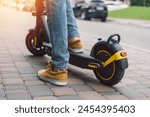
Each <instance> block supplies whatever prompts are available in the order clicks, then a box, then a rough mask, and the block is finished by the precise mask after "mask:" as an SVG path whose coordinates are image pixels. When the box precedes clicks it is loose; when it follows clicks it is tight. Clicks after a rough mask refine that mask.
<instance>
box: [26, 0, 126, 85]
mask: <svg viewBox="0 0 150 117" xmlns="http://www.w3.org/2000/svg"><path fill="white" fill-rule="evenodd" d="M44 4H45V3H44V2H43V1H42V0H36V3H35V6H36V10H35V11H33V12H32V15H33V16H36V26H35V28H33V29H30V30H29V33H28V34H27V36H26V46H27V48H28V50H29V51H30V52H31V53H32V54H33V55H35V56H43V55H45V54H49V55H50V56H51V52H52V46H51V44H50V33H49V30H48V26H47V22H46V20H45V18H46V11H45V5H44ZM120 40H121V37H120V35H119V34H112V35H111V36H110V37H109V38H108V39H107V41H104V40H102V39H101V38H99V39H98V42H97V43H96V44H95V45H94V46H93V47H92V50H91V52H90V55H86V54H84V52H83V53H73V52H71V51H70V52H69V53H70V60H69V63H70V64H72V65H75V66H77V67H80V68H85V69H90V70H93V71H94V74H95V76H96V78H97V79H98V80H99V81H100V82H101V83H103V84H105V85H108V86H112V85H115V84H117V83H119V82H120V81H121V79H122V78H123V76H124V72H125V69H126V68H128V60H127V53H126V51H125V50H124V49H123V48H122V47H121V45H120V44H119V42H120Z"/></svg>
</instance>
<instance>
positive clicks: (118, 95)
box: [0, 18, 150, 100]
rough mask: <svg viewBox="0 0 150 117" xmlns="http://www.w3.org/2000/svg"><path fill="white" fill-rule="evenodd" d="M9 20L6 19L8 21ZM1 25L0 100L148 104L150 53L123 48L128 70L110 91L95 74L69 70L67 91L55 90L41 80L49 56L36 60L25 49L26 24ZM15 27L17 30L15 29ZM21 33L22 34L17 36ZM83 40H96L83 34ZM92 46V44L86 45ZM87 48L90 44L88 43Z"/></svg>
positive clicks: (80, 70)
mask: <svg viewBox="0 0 150 117" xmlns="http://www.w3.org/2000/svg"><path fill="white" fill-rule="evenodd" d="M6 19H7V18H6ZM6 19H4V18H2V19H1V23H0V100H135V99H142V100H149V99H150V72H149V71H150V53H149V52H146V51H143V50H140V49H136V48H132V47H128V46H125V45H123V47H124V48H125V50H126V51H127V52H128V57H129V58H128V59H129V68H128V69H127V70H126V73H125V76H124V78H123V80H122V81H121V82H120V83H119V84H117V85H115V86H113V87H108V86H105V85H103V84H101V83H100V82H98V80H97V79H96V78H95V76H94V74H93V73H92V71H89V70H83V69H80V68H78V67H75V66H72V65H70V66H69V80H68V85H67V86H65V87H59V86H54V85H52V84H50V83H46V82H43V81H41V80H39V79H38V77H37V72H38V70H40V69H42V68H44V67H45V66H46V65H47V61H48V60H49V58H48V56H43V57H35V56H33V55H32V54H31V53H30V52H29V51H28V50H27V48H26V47H25V44H24V38H25V36H26V34H27V32H23V31H24V30H26V28H28V27H26V28H25V29H22V28H19V27H21V26H22V25H23V24H19V23H15V22H16V21H15V20H14V19H13V18H12V21H13V22H14V24H16V25H17V26H16V25H14V24H12V23H10V22H7V23H6V24H5V25H3V24H2V22H3V21H5V20H6ZM15 26H16V27H15ZM18 32H19V33H18ZM81 36H82V38H86V39H87V40H88V38H94V37H92V36H89V35H86V34H81ZM87 43H89V42H87ZM85 45H87V46H88V44H86V43H85Z"/></svg>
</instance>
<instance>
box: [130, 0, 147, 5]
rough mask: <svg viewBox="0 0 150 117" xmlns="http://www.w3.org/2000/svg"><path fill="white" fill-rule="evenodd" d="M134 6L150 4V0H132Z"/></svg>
mask: <svg viewBox="0 0 150 117" xmlns="http://www.w3.org/2000/svg"><path fill="white" fill-rule="evenodd" d="M130 2H131V5H132V6H150V0H130Z"/></svg>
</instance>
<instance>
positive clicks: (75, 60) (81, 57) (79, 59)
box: [69, 52, 102, 69]
mask: <svg viewBox="0 0 150 117" xmlns="http://www.w3.org/2000/svg"><path fill="white" fill-rule="evenodd" d="M69 63H70V64H73V65H75V66H78V67H81V68H85V69H99V68H102V62H101V61H99V60H97V59H95V58H93V57H91V56H89V55H87V54H85V53H73V52H70V60H69Z"/></svg>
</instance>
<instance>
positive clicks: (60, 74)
mask: <svg viewBox="0 0 150 117" xmlns="http://www.w3.org/2000/svg"><path fill="white" fill-rule="evenodd" d="M38 77H39V78H40V79H41V80H44V81H47V82H50V83H52V84H54V85H60V86H65V85H67V80H68V75H67V70H66V69H64V70H53V69H52V68H51V67H48V68H46V69H42V70H40V71H39V72H38Z"/></svg>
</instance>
